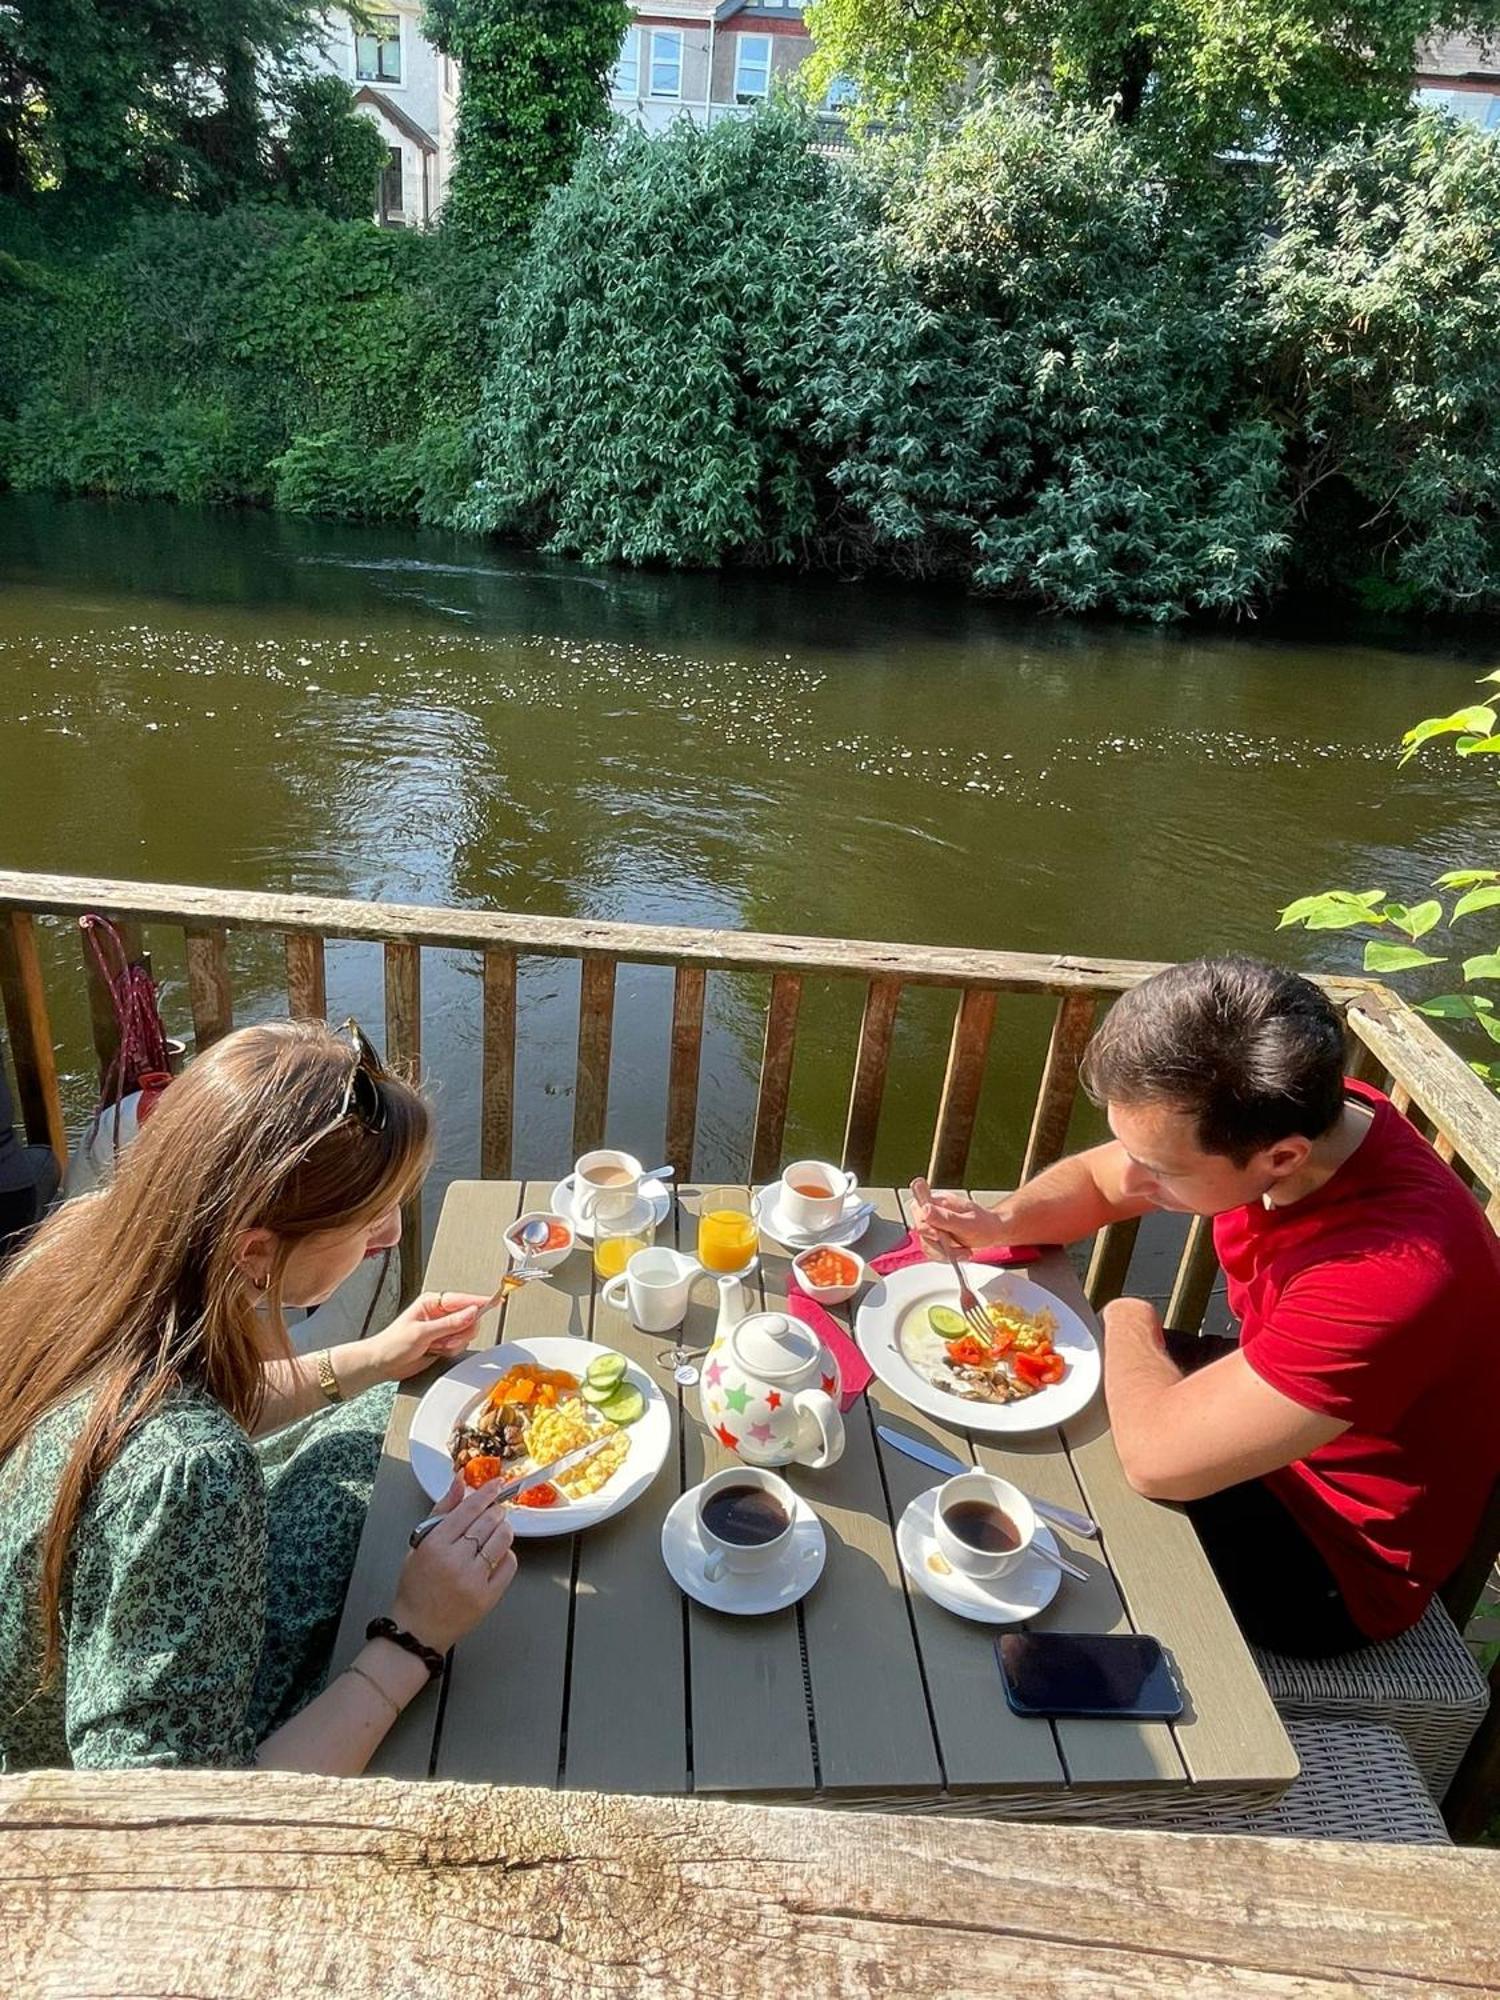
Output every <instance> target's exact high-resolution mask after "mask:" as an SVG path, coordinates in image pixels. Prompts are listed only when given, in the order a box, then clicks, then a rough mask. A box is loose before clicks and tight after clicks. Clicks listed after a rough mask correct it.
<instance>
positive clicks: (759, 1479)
mask: <svg viewBox="0 0 1500 2000" xmlns="http://www.w3.org/2000/svg"><path fill="white" fill-rule="evenodd" d="M796 1519H797V1496H796V1494H795V1493H793V1491H792V1489H791V1487H790V1486H788V1485H787V1483H786V1481H785V1480H784V1479H778V1478H777V1476H776V1474H775V1473H774V1472H767V1471H766V1470H765V1469H764V1468H763V1467H761V1466H758V1465H736V1466H734V1467H732V1468H731V1469H730V1470H729V1471H727V1472H716V1473H715V1474H714V1475H713V1477H712V1478H711V1479H705V1480H704V1482H703V1484H702V1485H701V1486H700V1487H699V1488H698V1537H699V1539H700V1541H701V1542H702V1543H703V1546H704V1548H705V1549H706V1550H707V1551H708V1561H707V1562H706V1563H705V1564H704V1565H703V1574H704V1577H705V1578H706V1579H707V1581H708V1582H709V1583H717V1582H718V1580H719V1578H720V1577H721V1576H722V1575H723V1574H724V1572H725V1571H726V1570H731V1571H734V1572H737V1573H739V1574H746V1573H748V1572H750V1571H752V1570H762V1569H768V1568H769V1567H770V1566H771V1565H772V1564H773V1563H776V1562H778V1561H780V1559H781V1557H782V1556H784V1555H785V1554H786V1551H787V1547H788V1545H789V1543H790V1542H791V1539H792V1528H793V1525H794V1524H795V1522H796Z"/></svg>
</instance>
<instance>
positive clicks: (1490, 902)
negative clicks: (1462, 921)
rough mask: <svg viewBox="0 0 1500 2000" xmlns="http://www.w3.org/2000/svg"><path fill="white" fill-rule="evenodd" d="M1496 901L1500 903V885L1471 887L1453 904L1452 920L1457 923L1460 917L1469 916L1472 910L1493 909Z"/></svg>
mask: <svg viewBox="0 0 1500 2000" xmlns="http://www.w3.org/2000/svg"><path fill="white" fill-rule="evenodd" d="M1496 903H1500V886H1493V887H1491V888H1488V889H1471V890H1470V891H1469V893H1468V895H1467V896H1460V897H1459V899H1458V901H1457V902H1456V903H1455V904H1454V905H1453V919H1452V920H1453V922H1454V923H1457V922H1458V920H1459V918H1460V917H1466V916H1468V915H1469V914H1470V912H1471V911H1474V910H1488V909H1492V908H1493V907H1494V905H1495V904H1496Z"/></svg>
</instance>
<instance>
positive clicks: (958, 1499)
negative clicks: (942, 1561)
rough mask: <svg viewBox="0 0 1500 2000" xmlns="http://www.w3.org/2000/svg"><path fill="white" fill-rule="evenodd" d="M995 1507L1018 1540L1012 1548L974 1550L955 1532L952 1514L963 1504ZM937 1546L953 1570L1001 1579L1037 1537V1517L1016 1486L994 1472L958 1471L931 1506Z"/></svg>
mask: <svg viewBox="0 0 1500 2000" xmlns="http://www.w3.org/2000/svg"><path fill="white" fill-rule="evenodd" d="M966 1504H967V1505H969V1506H981V1507H989V1508H998V1509H999V1511H1000V1512H1001V1513H1002V1514H1003V1515H1004V1516H1005V1517H1006V1519H1007V1520H1008V1521H1009V1523H1010V1525H1011V1527H1012V1528H1013V1529H1014V1530H1015V1533H1016V1535H1017V1537H1018V1539H1017V1541H1016V1544H1015V1546H1014V1547H1013V1548H1007V1549H983V1548H977V1547H976V1546H975V1545H974V1543H973V1542H972V1541H967V1540H965V1539H964V1537H963V1536H962V1535H961V1534H958V1533H957V1532H955V1530H954V1527H953V1525H952V1520H951V1515H952V1513H953V1510H954V1509H955V1508H961V1507H963V1506H964V1505H966ZM932 1519H933V1526H934V1529H935V1531H936V1534H937V1545H938V1547H939V1548H940V1549H941V1550H942V1552H943V1554H944V1555H945V1556H946V1557H947V1558H948V1561H949V1562H950V1563H952V1565H953V1567H954V1568H955V1569H961V1570H962V1571H963V1572H964V1574H965V1575H966V1576H977V1577H995V1576H1004V1575H1005V1574H1006V1572H1007V1571H1008V1570H1013V1569H1014V1568H1015V1567H1016V1565H1017V1563H1019V1562H1021V1561H1023V1560H1024V1558H1025V1555H1026V1551H1027V1550H1028V1549H1029V1548H1030V1547H1031V1544H1032V1542H1033V1540H1034V1539H1035V1536H1036V1514H1035V1512H1034V1511H1033V1509H1032V1505H1031V1502H1030V1501H1029V1500H1028V1499H1027V1498H1026V1495H1025V1494H1024V1493H1023V1492H1022V1491H1021V1489H1020V1487H1019V1486H1012V1485H1011V1483H1010V1481H1009V1480H1008V1479H999V1478H997V1477H996V1476H995V1474H994V1473H993V1472H960V1473H959V1474H958V1476H957V1477H956V1478H954V1479H950V1480H948V1481H947V1482H946V1483H945V1484H944V1485H942V1486H940V1487H939V1488H938V1490H937V1493H936V1495H935V1496H934V1499H933V1503H932Z"/></svg>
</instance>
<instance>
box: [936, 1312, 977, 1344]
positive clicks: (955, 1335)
mask: <svg viewBox="0 0 1500 2000" xmlns="http://www.w3.org/2000/svg"><path fill="white" fill-rule="evenodd" d="M927 1324H928V1325H929V1326H930V1327H931V1328H932V1330H933V1332H934V1333H935V1334H937V1335H938V1336H939V1337H940V1338H941V1339H943V1340H962V1339H963V1337H964V1335H965V1334H966V1333H967V1332H968V1330H969V1323H968V1321H967V1320H966V1319H965V1318H964V1316H963V1314H962V1313H961V1312H955V1311H954V1310H953V1308H952V1306H929V1307H928V1308H927Z"/></svg>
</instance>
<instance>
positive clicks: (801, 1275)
mask: <svg viewBox="0 0 1500 2000" xmlns="http://www.w3.org/2000/svg"><path fill="white" fill-rule="evenodd" d="M826 1247H827V1246H819V1245H816V1244H815V1245H814V1246H813V1248H812V1249H810V1250H799V1251H798V1252H797V1254H796V1256H795V1257H794V1258H793V1259H792V1269H793V1270H794V1271H795V1272H796V1273H797V1283H798V1284H799V1285H800V1286H801V1288H802V1290H803V1291H804V1292H806V1294H807V1296H808V1297H809V1298H810V1299H816V1300H817V1302H818V1304H819V1305H820V1306H841V1305H843V1304H844V1302H845V1301H846V1300H847V1299H852V1298H853V1297H854V1294H855V1293H856V1292H857V1291H858V1290H859V1288H860V1286H861V1285H862V1284H863V1283H864V1281H865V1260H864V1258H863V1257H861V1256H860V1254H859V1252H858V1251H857V1250H845V1249H842V1248H840V1249H836V1250H835V1251H834V1252H833V1254H834V1256H835V1257H847V1258H848V1260H849V1262H850V1263H851V1264H852V1265H853V1266H854V1282H853V1284H850V1285H815V1284H814V1283H813V1282H812V1280H811V1279H810V1278H809V1277H808V1275H807V1273H806V1272H805V1271H804V1270H803V1268H802V1266H803V1262H804V1260H805V1259H807V1258H808V1257H820V1256H822V1254H823V1250H824V1248H826Z"/></svg>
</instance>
